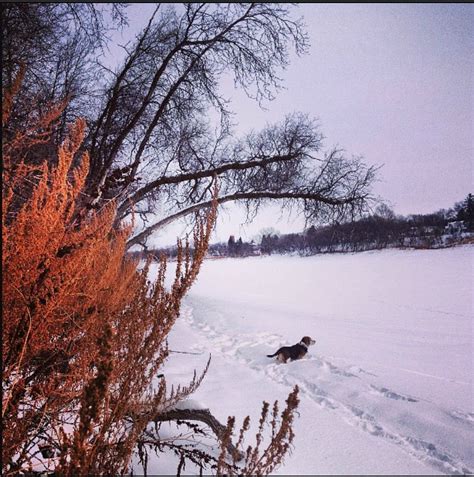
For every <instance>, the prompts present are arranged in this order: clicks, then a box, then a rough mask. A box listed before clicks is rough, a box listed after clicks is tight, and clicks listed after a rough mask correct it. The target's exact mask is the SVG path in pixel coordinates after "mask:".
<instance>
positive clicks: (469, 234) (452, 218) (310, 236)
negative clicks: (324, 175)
mask: <svg viewBox="0 0 474 477" xmlns="http://www.w3.org/2000/svg"><path fill="white" fill-rule="evenodd" d="M473 241H474V196H473V195H472V194H469V195H468V196H467V197H466V199H465V200H464V201H461V202H458V203H456V204H455V205H454V206H453V207H452V208H450V209H442V210H439V211H437V212H434V213H431V214H416V215H408V216H396V215H395V214H394V212H393V211H392V210H391V209H390V208H389V207H387V206H386V205H382V206H380V207H378V208H377V209H376V211H375V213H374V214H373V215H370V216H368V217H364V218H362V219H360V220H357V221H353V222H347V223H340V224H337V223H336V224H332V225H327V226H322V227H315V226H314V225H313V226H311V227H309V228H308V229H307V230H305V231H304V232H301V233H291V234H277V233H267V234H263V235H262V237H261V239H260V243H255V242H254V241H251V242H244V241H243V240H242V238H239V239H237V240H236V239H235V236H234V235H231V236H230V237H229V240H228V241H227V243H225V242H221V243H216V244H212V245H210V246H209V249H208V256H210V257H216V258H217V257H248V256H254V255H262V254H265V255H268V254H286V253H299V254H301V255H314V254H317V253H334V252H360V251H365V250H374V249H383V248H387V247H399V248H404V247H409V248H438V247H445V246H451V245H455V244H458V243H466V242H470V243H472V242H473ZM148 253H152V254H153V255H155V256H156V257H158V256H159V255H160V254H161V253H164V254H165V255H166V256H168V257H171V258H173V257H175V256H176V247H168V248H164V249H155V250H150V251H149V252H148ZM136 254H138V255H140V256H143V252H136Z"/></svg>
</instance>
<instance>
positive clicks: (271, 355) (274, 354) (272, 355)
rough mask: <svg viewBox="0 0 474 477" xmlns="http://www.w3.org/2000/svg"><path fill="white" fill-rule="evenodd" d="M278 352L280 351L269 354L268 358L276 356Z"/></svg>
mask: <svg viewBox="0 0 474 477" xmlns="http://www.w3.org/2000/svg"><path fill="white" fill-rule="evenodd" d="M277 354H278V351H277V352H276V353H273V354H267V358H274V357H275V356H276V355H277Z"/></svg>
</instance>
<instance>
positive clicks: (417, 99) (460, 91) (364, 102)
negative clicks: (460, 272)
mask: <svg viewBox="0 0 474 477" xmlns="http://www.w3.org/2000/svg"><path fill="white" fill-rule="evenodd" d="M152 8H153V5H151V4H134V5H132V6H131V7H130V11H129V14H130V20H131V21H130V28H129V29H127V30H126V31H125V32H124V38H125V39H131V38H132V36H133V34H134V33H136V32H137V31H138V28H139V27H140V26H141V25H144V24H145V22H146V21H147V19H148V18H149V13H150V12H151V11H152ZM295 14H297V15H301V16H303V17H304V20H305V22H306V25H307V30H308V33H309V36H310V42H311V48H310V51H309V54H307V55H304V56H302V57H297V56H296V55H294V56H293V57H292V61H291V64H290V66H289V67H288V69H287V70H286V71H284V72H282V74H281V77H282V78H283V80H284V81H283V83H284V85H285V88H286V89H285V90H283V91H280V92H279V94H278V95H277V98H276V99H275V100H274V101H272V102H269V103H266V104H265V107H266V110H265V111H264V110H262V109H260V108H259V106H258V105H257V104H256V103H255V102H253V101H252V100H250V99H248V98H247V97H246V96H245V94H244V93H242V92H240V91H236V90H234V88H233V85H232V82H231V81H224V82H223V84H222V93H224V94H225V95H226V96H229V97H230V98H231V99H232V106H231V108H232V109H233V111H234V112H235V113H236V116H235V121H236V122H237V123H238V126H237V128H236V132H237V133H238V134H241V133H245V132H247V131H249V130H250V129H260V128H261V127H263V126H264V125H265V124H266V123H267V122H275V121H278V120H280V119H282V118H283V117H284V116H285V115H286V114H287V113H290V112H293V111H302V112H306V113H309V114H310V115H312V116H314V117H317V118H319V123H320V125H321V131H322V132H323V134H324V136H325V137H326V139H325V147H326V148H330V147H331V146H334V145H338V146H340V147H342V148H344V149H345V150H346V151H347V153H348V154H354V155H362V156H363V157H364V158H365V162H366V163H368V164H370V165H372V164H373V165H383V167H382V169H381V171H380V179H381V180H380V182H379V183H378V184H377V185H376V187H375V193H376V194H378V195H380V196H381V197H382V198H383V199H385V200H387V201H388V202H389V203H391V204H392V206H393V208H394V210H395V212H396V213H398V214H409V213H426V212H432V211H435V210H437V209H440V208H448V207H450V206H452V205H453V203H454V202H456V201H459V200H461V199H463V198H464V197H465V196H466V195H467V194H468V193H469V192H472V191H473V189H474V187H473V184H474V174H473V157H474V139H473V138H474V135H473V133H474V127H473V126H474V56H473V51H474V5H470V4H300V5H299V7H298V8H296V9H295ZM244 221H245V215H244V214H243V213H242V212H240V210H239V209H238V208H237V207H235V206H227V207H226V209H225V210H224V211H221V212H220V217H219V221H218V224H217V229H216V233H215V234H214V237H213V239H212V241H220V240H227V238H228V236H229V235H230V234H234V235H237V236H242V238H243V239H250V238H252V237H253V236H254V235H255V234H257V233H258V232H259V231H260V230H261V229H262V228H267V227H273V228H275V229H277V230H279V231H281V232H282V233H285V232H299V231H301V230H302V228H303V221H302V220H301V219H299V218H298V217H288V216H287V215H284V216H282V217H281V216H280V213H279V211H278V209H276V208H275V209H274V208H268V209H267V210H264V211H263V212H262V213H260V214H259V215H258V216H257V218H256V219H255V220H254V221H253V223H252V224H250V225H242V224H243V222H244ZM182 230H183V226H182V225H177V226H171V227H169V228H168V229H167V230H165V231H163V232H161V233H160V234H157V235H156V237H155V238H154V239H153V243H155V244H157V245H165V244H169V243H174V241H175V237H176V235H177V234H179V233H181V231H182Z"/></svg>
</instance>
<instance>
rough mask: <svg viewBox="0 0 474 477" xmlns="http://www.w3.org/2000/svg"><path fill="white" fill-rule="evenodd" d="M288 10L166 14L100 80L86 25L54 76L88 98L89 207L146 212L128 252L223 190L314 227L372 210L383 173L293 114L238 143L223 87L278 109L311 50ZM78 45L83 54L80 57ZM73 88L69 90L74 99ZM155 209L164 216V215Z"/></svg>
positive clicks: (260, 7)
mask: <svg viewBox="0 0 474 477" xmlns="http://www.w3.org/2000/svg"><path fill="white" fill-rule="evenodd" d="M46 5H49V4H46ZM38 8H39V7H38ZM44 8H46V7H44ZM64 8H66V7H64ZM82 8H83V10H80V11H78V16H79V18H82V19H83V20H82V22H83V24H87V22H89V23H90V24H92V25H94V21H95V17H94V15H91V14H90V10H88V8H89V7H88V6H87V5H86V4H84V5H83V7H82ZM291 9H292V6H291V5H286V4H278V3H277V4H268V3H225V4H224V3H222V4H220V3H218V4H207V3H186V4H183V5H181V6H174V5H169V4H168V5H163V4H158V6H157V8H156V10H155V12H154V14H153V15H152V17H151V18H150V20H149V22H148V24H147V25H146V27H145V28H144V29H143V31H142V32H141V33H140V34H139V35H138V36H137V38H136V40H135V42H133V43H131V44H128V45H125V46H124V48H125V52H126V55H125V59H124V61H123V63H122V64H121V66H120V67H118V68H117V69H116V70H115V71H110V70H108V69H106V68H105V67H103V69H102V72H101V74H100V78H101V81H97V80H96V79H95V78H96V77H97V69H96V68H97V65H96V63H94V64H93V61H92V59H91V55H88V53H87V52H88V51H89V50H90V51H96V50H94V48H96V47H97V48H98V47H99V46H100V45H101V41H102V40H103V37H93V38H92V39H88V37H87V36H82V37H81V36H80V34H81V32H82V30H81V28H80V26H81V23H79V26H78V28H77V30H78V32H79V33H78V35H79V36H77V38H76V37H74V38H75V39H74V38H73V37H69V38H70V39H71V41H72V45H71V46H70V47H69V50H68V51H70V53H71V54H70V55H68V56H67V58H64V61H63V59H61V60H58V65H59V63H61V67H59V66H57V67H55V68H53V70H54V74H53V76H54V75H59V76H60V77H61V78H62V79H61V84H63V85H65V84H70V83H68V81H67V78H73V79H74V81H76V83H75V84H76V85H77V86H78V88H79V87H80V88H79V89H81V91H82V96H81V95H78V96H74V98H79V97H83V98H84V100H83V104H87V111H85V116H86V119H87V120H88V124H89V131H88V135H87V138H86V141H85V144H84V148H86V149H87V150H88V151H89V154H90V161H91V162H90V172H89V175H88V178H87V184H86V190H85V192H84V196H83V197H84V201H83V203H82V207H83V208H84V209H85V210H88V209H100V208H102V207H103V206H104V205H105V204H106V203H107V202H109V201H111V200H115V201H116V202H117V204H118V209H117V211H118V213H117V217H116V223H117V224H119V223H120V222H121V221H122V220H123V219H126V218H127V217H128V216H130V215H131V214H132V213H133V212H134V213H135V214H139V216H140V217H141V218H142V219H143V220H142V222H143V224H144V226H143V227H142V228H141V229H137V231H136V234H135V236H133V237H132V238H131V239H130V241H129V244H128V245H129V247H130V246H132V245H136V244H142V245H145V243H146V240H147V239H148V237H149V236H150V235H151V234H152V233H153V232H154V231H156V230H157V229H159V228H161V227H164V226H166V225H167V224H169V223H171V222H172V221H174V220H177V219H180V218H183V217H193V214H194V213H195V212H197V211H200V210H201V209H204V208H207V207H209V205H210V203H211V195H212V193H211V191H212V190H213V186H214V184H215V183H216V181H217V182H218V184H219V190H220V196H219V199H218V202H219V204H224V203H227V202H239V203H242V204H243V205H244V206H245V207H246V210H247V213H248V214H249V216H250V217H252V216H253V214H255V213H256V212H257V211H258V209H259V207H260V206H262V205H263V204H265V203H266V202H268V201H278V202H279V203H280V204H281V206H282V207H296V208H297V210H298V211H299V212H300V213H302V214H304V216H305V218H306V219H307V220H308V221H310V222H314V221H316V220H319V221H327V220H330V219H332V218H337V219H338V220H341V219H342V218H344V217H346V216H347V215H354V214H356V213H359V212H362V211H363V210H364V209H365V208H366V206H367V203H368V200H369V199H370V185H371V183H372V182H373V179H374V174H375V170H374V168H371V167H367V166H365V165H364V163H363V162H362V160H361V159H360V158H348V157H346V156H345V155H344V154H343V152H342V151H341V150H336V149H335V150H332V151H328V152H323V151H322V147H323V145H322V139H323V136H322V134H321V132H320V131H319V128H318V126H317V123H316V122H315V121H314V120H313V119H311V118H310V117H309V116H307V115H304V114H299V113H293V114H289V115H288V116H287V117H286V118H283V119H282V120H281V121H280V122H277V123H276V124H273V125H268V126H267V127H266V128H265V129H264V130H262V131H260V132H255V131H254V132H251V133H249V134H248V135H247V136H246V137H243V138H241V139H236V138H234V136H233V131H232V121H231V112H230V110H229V102H228V100H227V99H226V98H225V97H224V96H223V95H222V94H221V93H220V92H219V81H220V79H221V78H222V77H223V76H224V75H231V76H232V77H233V79H234V83H235V85H236V87H239V88H242V89H243V90H244V91H245V92H246V93H247V94H248V95H249V96H250V97H252V98H254V99H255V100H256V101H258V102H262V101H264V100H270V99H272V98H273V96H274V94H275V93H276V92H277V91H278V89H279V88H280V87H281V86H282V85H281V80H280V78H279V76H278V74H279V71H281V69H282V68H285V67H286V66H287V65H288V62H289V53H290V50H291V49H292V48H294V50H295V51H296V53H297V54H303V53H305V52H306V51H307V49H308V37H307V34H306V32H305V29H304V25H303V22H302V20H301V19H295V18H293V16H292V14H291ZM67 12H69V10H66V13H67ZM92 12H95V10H94V9H93V10H92ZM69 13H70V12H69ZM73 18H75V17H73ZM10 23H13V24H14V23H15V22H13V21H12V22H10ZM104 28H105V27H104ZM86 30H87V28H86ZM9 31H10V32H11V31H12V28H10V30H9ZM92 31H96V30H94V29H92ZM97 31H101V29H100V28H98V30H97ZM12 36H15V34H14V33H12ZM94 38H95V39H94ZM58 41H59V40H58ZM88 41H89V43H88ZM88 44H89V45H92V46H93V47H94V48H92V46H91V47H90V48H89V50H88V49H87V47H85V45H88ZM74 45H81V48H80V51H78V52H77V53H76V52H74ZM11 50H12V49H11V48H10V50H8V51H11ZM8 51H7V49H5V50H4V52H3V55H4V57H5V56H7V55H8V54H9V53H8ZM81 55H83V56H81ZM84 55H85V56H84ZM61 58H62V57H61ZM81 58H82V59H81ZM77 62H79V63H77ZM39 64H41V61H40V62H39ZM48 64H49V63H48ZM88 68H91V69H90V70H89V69H88ZM88 71H89V73H87V72H88ZM91 71H93V72H94V74H91V73H90V72H91ZM71 81H72V80H71ZM104 85H105V86H104ZM71 88H72V86H70V87H69V88H66V89H65V88H64V87H63V88H62V89H61V91H62V92H63V93H64V94H66V93H67V91H72V90H73V91H76V90H74V88H72V89H71ZM101 88H103V89H102V90H101ZM79 89H77V91H79ZM58 94H59V93H58ZM68 94H69V93H68ZM53 96H54V98H51V99H57V97H58V96H57V95H53ZM69 96H70V97H71V95H70V94H69ZM84 109H85V108H82V110H84ZM80 110H81V108H75V109H74V113H79V112H80ZM216 112H217V117H218V118H219V120H218V121H214V122H213V121H211V120H210V119H209V118H210V117H216V114H215V113H216ZM158 207H161V208H162V209H163V210H165V211H166V212H165V213H163V214H162V215H161V216H160V217H157V210H158Z"/></svg>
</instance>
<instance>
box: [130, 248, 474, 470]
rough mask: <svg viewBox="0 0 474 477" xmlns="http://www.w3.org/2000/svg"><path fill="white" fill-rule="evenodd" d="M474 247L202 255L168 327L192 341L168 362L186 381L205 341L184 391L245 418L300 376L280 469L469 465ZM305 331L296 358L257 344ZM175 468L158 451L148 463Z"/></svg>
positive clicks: (223, 414) (284, 341) (473, 435)
mask: <svg viewBox="0 0 474 477" xmlns="http://www.w3.org/2000/svg"><path fill="white" fill-rule="evenodd" d="M473 260H474V247H473V246H463V247H457V248H451V249H445V250H418V251H401V250H385V251H377V252H364V253H358V254H345V255H319V256H315V257H306V258H301V257H286V256H271V257H252V258H245V259H221V260H207V261H206V262H205V263H204V265H203V267H202V270H201V273H200V275H199V278H198V280H197V282H196V284H195V285H194V286H193V288H192V289H191V292H190V293H189V294H188V296H187V298H186V300H185V302H184V307H183V311H182V314H181V317H180V319H179V321H178V323H177V325H176V327H175V329H174V330H173V332H172V334H171V335H170V340H169V343H170V349H171V350H176V351H187V352H193V353H202V354H196V355H184V354H179V353H175V354H171V355H170V360H169V362H168V363H167V366H166V369H165V374H166V376H167V379H168V381H169V382H174V383H180V382H181V383H182V384H186V383H187V382H189V380H190V378H191V377H192V372H193V370H194V369H196V370H197V371H198V372H199V371H200V370H202V368H203V367H204V365H205V363H206V361H207V358H208V356H209V353H210V354H211V355H212V361H211V365H210V369H209V372H208V374H207V376H206V378H205V380H204V382H203V383H202V385H201V387H200V388H199V389H198V391H197V392H196V393H195V394H194V395H193V398H194V399H196V400H197V401H199V402H200V403H202V404H203V405H204V406H206V407H209V408H210V409H211V410H212V412H213V413H214V414H215V416H216V417H217V418H218V419H219V420H220V421H221V422H226V420H227V416H228V415H235V416H236V418H237V422H238V423H241V422H242V420H243V418H244V417H245V416H246V415H247V414H250V416H251V418H252V420H253V422H254V423H255V421H256V420H257V419H258V416H259V413H260V409H261V403H262V401H263V400H266V401H269V402H270V403H272V402H273V401H274V400H276V399H278V400H279V401H280V402H281V403H282V404H283V403H284V400H285V399H286V397H287V395H288V393H289V392H290V391H291V389H292V387H293V386H294V385H295V384H298V386H299V387H300V390H301V393H300V398H301V403H300V406H299V414H300V416H299V417H298V418H297V419H296V421H295V427H294V430H295V434H296V437H295V448H294V450H293V452H292V454H291V455H289V456H288V457H287V458H286V460H285V462H284V464H283V465H282V466H281V467H280V468H279V469H278V471H277V472H276V473H277V474H286V475H288V474H300V475H301V474H303V475H304V474H442V473H445V474H446V473H448V474H454V473H460V474H462V473H472V472H473V471H474V444H473V443H474V409H473V382H472V379H473V290H474V283H473ZM304 335H310V336H311V337H312V338H313V339H315V340H316V344H315V345H314V346H312V347H310V349H309V353H308V354H307V355H306V357H305V358H304V359H303V360H300V361H295V362H291V363H288V364H278V363H276V362H275V360H274V359H270V358H267V357H266V355H267V354H271V353H273V352H275V351H276V350H277V349H278V348H279V347H280V346H283V345H291V344H294V343H296V342H298V341H299V340H300V339H301V337H302V336H304ZM164 430H165V429H164ZM176 467H177V462H176V461H175V460H174V459H173V458H172V457H169V456H166V455H160V457H159V458H156V457H155V458H153V457H152V458H151V461H150V463H149V468H148V471H149V473H150V474H151V473H155V474H174V473H175V472H176ZM136 471H138V472H139V468H138V467H137V468H136ZM194 472H195V469H193V468H192V467H190V466H187V467H186V468H185V470H184V472H183V473H191V474H192V473H194Z"/></svg>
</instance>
